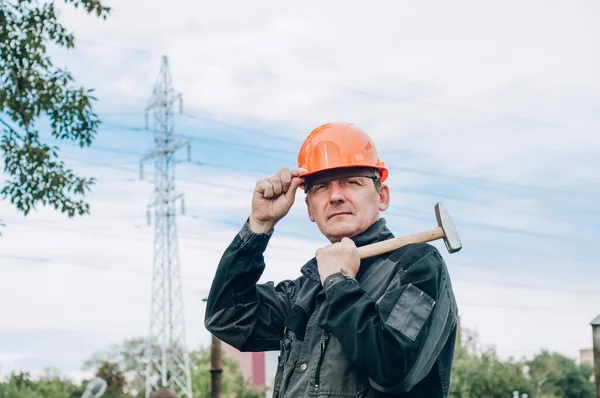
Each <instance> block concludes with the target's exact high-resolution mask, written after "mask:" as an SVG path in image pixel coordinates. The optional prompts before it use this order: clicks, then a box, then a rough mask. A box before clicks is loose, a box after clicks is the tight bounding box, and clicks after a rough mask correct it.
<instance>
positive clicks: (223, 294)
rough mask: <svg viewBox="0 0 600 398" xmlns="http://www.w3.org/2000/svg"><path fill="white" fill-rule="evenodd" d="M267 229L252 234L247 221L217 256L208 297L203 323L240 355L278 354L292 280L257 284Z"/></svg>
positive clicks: (291, 290) (263, 265)
mask: <svg viewBox="0 0 600 398" xmlns="http://www.w3.org/2000/svg"><path fill="white" fill-rule="evenodd" d="M271 234H272V231H271V232H270V233H267V234H257V233H254V232H252V231H251V230H250V228H249V226H248V222H247V221H246V223H245V224H244V226H243V228H242V229H241V230H240V232H239V233H238V234H237V235H236V236H235V238H234V239H233V241H232V242H231V243H230V245H229V247H228V248H227V250H226V251H225V252H224V254H223V256H222V257H221V261H220V262H219V265H218V267H217V272H216V275H215V277H214V279H213V282H212V286H211V289H210V293H209V295H208V301H207V307H206V315H205V318H204V324H205V326H206V328H207V329H208V330H209V331H210V332H211V333H212V334H213V335H215V336H216V337H218V338H219V339H221V340H222V341H224V342H226V343H227V344H229V345H231V346H233V347H235V348H237V349H238V350H240V351H269V350H279V348H280V346H279V341H280V339H281V338H282V337H283V328H284V322H285V319H286V315H287V314H288V312H289V310H290V307H291V301H292V298H293V296H294V295H295V290H296V282H295V281H289V280H286V281H283V282H281V283H279V284H277V285H276V286H275V285H274V283H273V282H267V283H263V284H258V283H257V282H258V280H259V279H260V277H261V275H262V273H263V271H264V269H265V261H264V256H263V253H264V251H265V249H266V247H267V244H268V242H269V239H270V237H271Z"/></svg>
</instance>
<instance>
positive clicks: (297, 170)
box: [290, 167, 308, 177]
mask: <svg viewBox="0 0 600 398" xmlns="http://www.w3.org/2000/svg"><path fill="white" fill-rule="evenodd" d="M307 171H308V170H306V169H303V168H302V167H298V168H295V169H292V170H290V173H291V174H292V177H298V176H299V175H300V174H302V173H306V172H307Z"/></svg>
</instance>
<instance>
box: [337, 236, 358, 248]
mask: <svg viewBox="0 0 600 398" xmlns="http://www.w3.org/2000/svg"><path fill="white" fill-rule="evenodd" d="M340 243H342V244H343V245H344V246H346V247H348V248H355V247H356V244H355V243H354V241H353V240H352V239H350V238H342V240H341V241H340Z"/></svg>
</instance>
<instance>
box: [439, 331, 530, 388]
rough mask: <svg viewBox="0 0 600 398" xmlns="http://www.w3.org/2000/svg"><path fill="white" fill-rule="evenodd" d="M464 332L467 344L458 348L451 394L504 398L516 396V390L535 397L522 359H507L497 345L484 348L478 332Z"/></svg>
mask: <svg viewBox="0 0 600 398" xmlns="http://www.w3.org/2000/svg"><path fill="white" fill-rule="evenodd" d="M462 333H463V338H464V343H463V344H462V345H459V346H457V347H456V351H455V359H454V364H453V368H452V379H451V385H450V397H453V398H479V397H485V398H504V397H512V392H513V391H515V390H518V391H520V392H521V393H528V394H529V397H532V394H531V390H532V388H531V383H530V382H529V381H528V380H527V379H526V377H525V372H524V364H523V363H522V362H516V361H512V360H511V361H505V362H503V361H501V360H500V359H499V358H498V356H497V354H496V352H495V350H494V349H493V348H483V347H480V346H479V342H478V339H477V336H476V335H475V334H473V333H471V332H469V331H468V330H463V332H462Z"/></svg>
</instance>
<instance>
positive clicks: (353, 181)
mask: <svg viewBox="0 0 600 398" xmlns="http://www.w3.org/2000/svg"><path fill="white" fill-rule="evenodd" d="M343 183H344V185H360V182H359V181H358V180H356V179H354V178H347V179H345V180H344V182H343Z"/></svg>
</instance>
